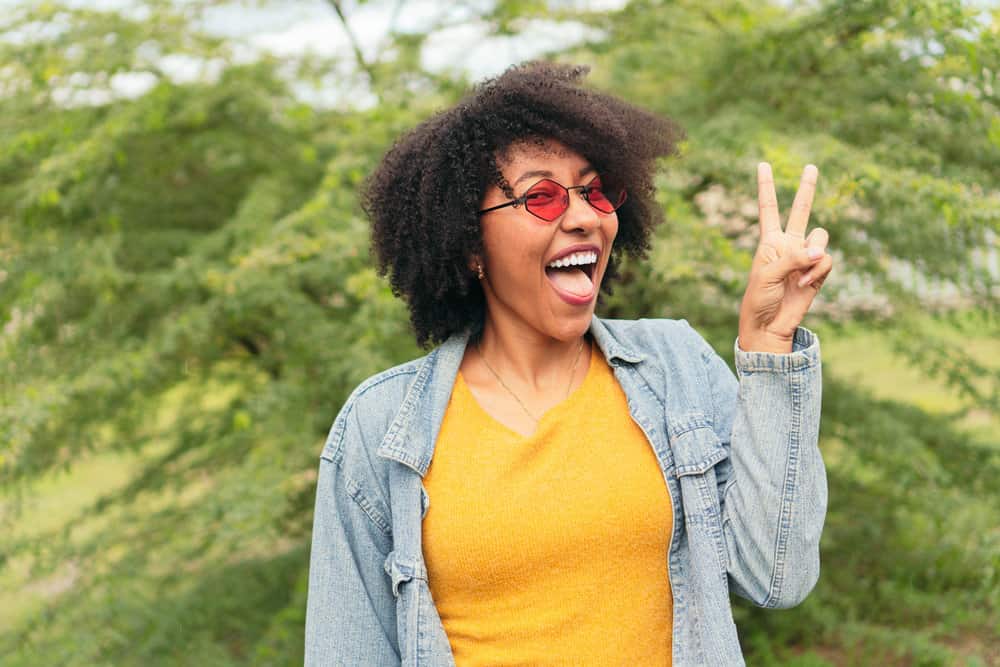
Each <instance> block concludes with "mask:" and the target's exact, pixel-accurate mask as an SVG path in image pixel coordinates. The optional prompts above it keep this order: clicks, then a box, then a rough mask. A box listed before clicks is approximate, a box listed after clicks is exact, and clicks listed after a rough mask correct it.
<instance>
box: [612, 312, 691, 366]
mask: <svg viewBox="0 0 1000 667" xmlns="http://www.w3.org/2000/svg"><path fill="white" fill-rule="evenodd" d="M600 322H601V324H603V325H604V327H605V330H606V334H607V336H609V337H610V338H611V339H612V340H614V341H615V342H616V343H618V344H620V345H622V346H624V347H626V348H630V349H633V350H634V351H635V352H636V353H638V354H642V355H645V354H650V353H651V354H654V355H657V356H659V355H660V354H662V353H670V354H680V355H681V356H688V355H690V354H694V355H695V356H696V357H700V356H701V355H703V354H704V353H705V352H706V348H709V346H708V343H707V341H705V339H704V338H703V337H702V336H701V334H699V333H698V332H697V331H696V330H695V329H694V327H692V326H691V324H690V323H689V322H688V321H687V320H686V319H682V318H681V319H671V318H646V317H644V318H640V319H631V320H630V319H601V320H600ZM709 349H710V348H709Z"/></svg>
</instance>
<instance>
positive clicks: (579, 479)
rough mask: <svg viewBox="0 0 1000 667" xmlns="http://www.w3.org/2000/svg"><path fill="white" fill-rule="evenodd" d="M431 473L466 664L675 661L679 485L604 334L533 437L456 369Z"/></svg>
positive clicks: (456, 641) (435, 570)
mask: <svg viewBox="0 0 1000 667" xmlns="http://www.w3.org/2000/svg"><path fill="white" fill-rule="evenodd" d="M423 481H424V487H425V488H426V489H427V495H428V498H429V499H430V504H429V506H428V509H427V515H426V516H425V517H424V520H423V552H424V560H425V561H426V565H427V573H428V574H427V578H428V583H429V586H430V589H431V594H432V595H433V598H434V604H435V606H436V607H437V610H438V612H439V614H440V615H441V621H442V623H443V624H444V629H445V632H446V634H447V636H448V639H449V641H450V643H451V648H452V652H453V653H454V656H455V661H456V663H457V665H458V666H459V667H466V666H470V665H498V664H505V665H670V662H671V658H670V652H671V627H672V626H671V623H672V616H671V615H672V613H673V599H672V597H671V594H670V584H669V575H668V571H667V549H668V545H669V543H670V532H671V530H672V521H673V516H672V511H671V505H670V496H669V495H668V493H667V487H666V482H665V481H664V479H663V474H662V473H661V471H660V467H659V464H658V463H657V459H656V455H655V454H654V452H653V449H652V447H651V446H650V444H649V441H648V440H647V439H646V436H645V435H644V434H643V432H642V429H641V428H639V426H638V425H637V424H636V423H635V422H634V421H633V420H632V418H631V416H630V415H629V411H628V403H627V401H626V398H625V393H624V392H623V391H622V389H621V387H620V386H619V385H618V382H617V380H615V377H614V374H613V372H612V370H611V368H610V367H609V366H608V365H607V362H606V361H605V359H604V356H603V354H602V353H601V352H600V350H598V349H597V347H596V345H595V346H592V350H591V356H590V368H589V370H588V371H587V376H586V378H585V379H584V381H583V384H582V385H581V386H580V387H578V388H577V389H576V390H575V391H574V392H573V393H572V394H571V395H570V396H569V397H568V398H567V399H566V400H565V401H563V402H562V403H560V404H558V405H556V406H555V407H553V408H552V409H551V410H549V411H548V412H547V413H545V414H544V415H543V416H542V419H541V422H540V423H539V425H538V429H537V430H536V431H535V433H534V434H532V435H531V436H530V437H524V436H522V435H520V434H518V433H515V432H514V431H513V430H511V429H509V428H507V427H506V426H504V425H503V424H501V423H500V422H498V421H496V420H495V419H493V418H492V417H491V416H490V415H488V414H487V413H486V412H485V411H484V410H483V409H482V407H480V405H479V404H478V403H477V402H476V399H475V397H474V396H473V395H472V393H471V392H470V390H469V387H468V385H466V384H465V381H464V379H463V378H462V375H461V373H459V374H458V377H457V378H456V380H455V386H454V389H453V391H452V395H451V401H450V402H449V404H448V408H447V411H446V412H445V416H444V421H443V423H442V425H441V431H440V434H439V435H438V440H437V444H436V445H435V449H434V456H433V460H432V461H431V466H430V468H429V470H428V471H427V474H426V476H425V477H424V480H423Z"/></svg>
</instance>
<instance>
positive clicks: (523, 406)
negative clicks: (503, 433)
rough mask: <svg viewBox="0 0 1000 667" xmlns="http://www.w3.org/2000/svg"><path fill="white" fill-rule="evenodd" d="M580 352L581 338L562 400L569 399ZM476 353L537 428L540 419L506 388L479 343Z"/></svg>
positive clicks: (581, 348) (477, 343)
mask: <svg viewBox="0 0 1000 667" xmlns="http://www.w3.org/2000/svg"><path fill="white" fill-rule="evenodd" d="M581 350H583V337H582V336H581V338H580V345H579V346H578V347H577V348H576V358H574V359H573V366H572V367H571V368H570V369H569V382H567V383H566V396H564V397H563V398H568V397H569V390H570V387H572V386H573V375H574V374H575V373H576V365H577V363H579V361H580V351H581ZM476 351H477V352H479V357H480V359H482V360H483V363H484V364H486V368H487V369H488V370H489V372H490V373H492V374H493V377H495V378H496V379H497V382H499V383H500V386H501V387H503V388H504V389H506V390H507V393H508V394H510V395H511V396H513V397H514V400H515V401H517V404H518V405H520V406H521V409H522V410H524V414H526V415H528V417H530V418H531V421H533V422H535V426H538V422H539V421H540V418H539V417H536V416H535V415H533V414H531V411H530V410H528V407H527V406H526V405H525V404H524V402H523V401H522V400H521V399H520V398H519V397H518V395H517V394H516V393H514V390H513V389H511V388H510V387H508V386H507V383H506V382H504V381H503V378H501V377H500V374H499V373H497V372H496V371H495V370H493V367H492V366H490V362H488V361H486V355H484V354H483V348H482V346H481V345H480V344H479V341H476Z"/></svg>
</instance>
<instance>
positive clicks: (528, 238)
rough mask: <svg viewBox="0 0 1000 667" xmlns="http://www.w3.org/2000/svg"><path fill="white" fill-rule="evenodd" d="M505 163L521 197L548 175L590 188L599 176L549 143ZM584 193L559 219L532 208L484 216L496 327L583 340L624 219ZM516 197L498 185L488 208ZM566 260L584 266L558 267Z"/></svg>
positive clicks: (514, 150)
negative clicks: (544, 216) (547, 217)
mask: <svg viewBox="0 0 1000 667" xmlns="http://www.w3.org/2000/svg"><path fill="white" fill-rule="evenodd" d="M498 166H499V168H500V171H501V172H502V173H503V175H504V177H505V178H506V179H507V182H508V183H509V184H510V185H511V187H512V188H513V190H514V196H515V197H519V196H521V195H523V194H524V193H525V192H526V191H527V190H528V189H529V188H531V187H532V186H533V185H535V184H536V183H538V181H540V180H542V179H544V178H548V179H551V180H553V181H556V182H557V183H560V184H562V185H563V186H565V187H567V188H569V187H573V186H578V185H585V184H587V183H588V182H589V181H591V180H592V179H593V178H594V176H596V175H597V172H596V170H595V169H594V168H593V167H592V166H591V165H590V163H588V162H587V160H585V159H584V158H583V157H582V156H580V155H579V154H577V153H575V152H573V151H572V150H570V149H568V148H566V147H565V146H564V145H562V144H560V143H558V142H556V141H548V142H547V143H546V144H545V145H544V146H538V145H535V144H527V143H522V144H516V145H514V146H512V147H511V148H510V149H509V150H508V151H507V153H506V154H505V155H503V156H502V158H501V159H499V160H498ZM556 192H557V193H558V194H561V192H559V191H558V189H556ZM580 192H581V191H580V190H571V191H570V193H569V207H568V208H567V209H566V210H565V211H564V212H563V213H562V215H560V216H559V217H557V218H556V219H555V220H553V221H551V222H546V221H544V220H542V219H540V218H537V217H535V216H534V215H532V214H531V213H529V212H528V211H527V210H525V207H524V206H517V207H513V206H508V207H506V208H501V209H497V210H496V211H491V212H489V213H485V214H483V215H482V216H481V218H480V220H481V224H482V233H483V245H484V250H485V257H483V267H484V273H485V274H486V277H485V278H484V279H483V280H482V284H483V289H484V291H485V293H486V305H487V309H488V311H489V314H488V318H489V319H490V320H492V321H493V322H494V323H495V324H499V323H500V322H501V321H504V322H509V323H512V324H515V325H516V326H518V327H524V326H526V327H530V328H532V329H534V330H536V331H538V332H539V333H541V334H544V335H545V336H547V337H550V338H555V339H558V340H562V341H569V340H572V339H574V338H576V337H578V336H581V335H582V334H583V333H585V332H586V331H587V329H588V328H589V326H590V321H591V318H592V317H593V314H594V307H595V305H596V303H597V294H598V292H599V291H600V288H601V280H602V279H603V278H604V272H605V269H606V268H607V265H608V258H609V257H610V255H611V245H612V243H614V240H615V236H616V235H617V234H618V215H617V214H616V213H614V212H612V213H602V212H600V211H598V210H597V209H595V208H594V207H592V206H591V205H590V204H588V203H587V202H586V201H585V200H584V199H583V197H581V196H580ZM509 200H510V198H509V197H507V195H505V194H504V192H503V191H502V190H501V189H500V188H499V187H497V186H496V185H491V186H489V187H488V188H487V190H486V193H485V195H484V197H483V202H482V208H490V207H492V206H497V205H499V204H503V203H505V202H507V201H509ZM560 258H561V261H562V262H563V263H570V262H572V263H574V264H577V263H579V264H577V265H576V266H567V267H563V268H555V267H551V266H550V265H551V264H552V262H553V261H554V260H560ZM595 260H596V261H595Z"/></svg>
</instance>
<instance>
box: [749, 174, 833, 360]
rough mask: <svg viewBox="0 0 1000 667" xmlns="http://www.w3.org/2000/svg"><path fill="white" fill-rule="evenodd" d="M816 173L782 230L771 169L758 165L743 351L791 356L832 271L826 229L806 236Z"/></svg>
mask: <svg viewBox="0 0 1000 667" xmlns="http://www.w3.org/2000/svg"><path fill="white" fill-rule="evenodd" d="M817 175H818V171H817V169H816V167H815V166H813V165H811V164H810V165H806V168H805V169H804V170H803V171H802V180H801V181H800V183H799V189H798V192H796V193H795V201H794V202H793V203H792V211H791V213H790V214H789V216H788V224H787V225H785V229H784V231H782V229H781V219H780V216H779V215H778V197H777V195H776V194H775V191H774V177H773V176H772V174H771V165H769V164H768V163H766V162H761V163H760V164H759V165H757V203H758V206H759V208H760V243H759V244H758V245H757V252H756V253H755V254H754V257H753V263H752V264H751V266H750V279H749V281H748V283H747V289H746V292H745V293H744V294H743V303H742V305H741V306H740V328H739V346H740V349H742V350H747V351H753V352H779V353H788V352H791V351H792V338H793V337H794V335H795V329H796V327H798V326H799V322H801V321H802V318H803V317H804V316H805V314H806V312H807V311H808V310H809V306H811V305H812V302H813V299H814V298H815V297H816V293H817V292H819V288H820V286H821V285H822V284H823V281H824V280H826V277H827V275H829V273H830V269H831V268H833V258H831V257H830V255H828V254H827V253H826V244H827V241H828V240H829V236H828V235H827V233H826V230H824V229H822V228H820V227H817V228H815V229H813V230H812V231H811V232H810V233H809V235H808V236H806V227H807V226H808V223H809V210H810V208H812V201H813V195H814V194H815V192H816V177H817Z"/></svg>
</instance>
